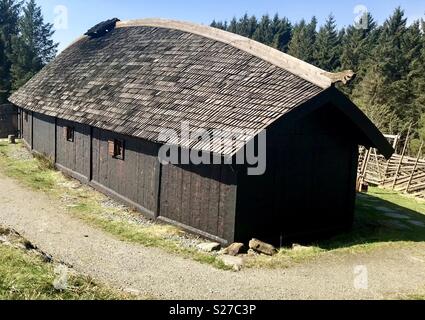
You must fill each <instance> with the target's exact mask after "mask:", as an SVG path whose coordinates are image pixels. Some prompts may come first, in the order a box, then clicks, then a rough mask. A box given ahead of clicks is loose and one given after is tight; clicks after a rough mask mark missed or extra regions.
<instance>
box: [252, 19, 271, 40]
mask: <svg viewBox="0 0 425 320" xmlns="http://www.w3.org/2000/svg"><path fill="white" fill-rule="evenodd" d="M273 36H274V34H273V31H272V22H271V20H270V17H269V15H267V14H266V15H264V16H263V17H262V18H261V21H260V23H259V24H258V26H257V29H256V30H255V32H254V34H253V36H252V38H253V39H254V40H255V41H258V42H261V43H264V44H266V45H272V43H273Z"/></svg>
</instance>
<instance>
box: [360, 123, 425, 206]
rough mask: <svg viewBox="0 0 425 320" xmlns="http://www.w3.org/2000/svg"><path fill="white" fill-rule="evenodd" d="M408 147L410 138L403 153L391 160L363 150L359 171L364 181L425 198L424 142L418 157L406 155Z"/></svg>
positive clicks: (374, 150) (373, 151)
mask: <svg viewBox="0 0 425 320" xmlns="http://www.w3.org/2000/svg"><path fill="white" fill-rule="evenodd" d="M410 131H411V130H409V133H408V136H407V137H409V136H410ZM397 139H399V138H397ZM407 146H408V138H407V139H406V141H405V143H404V146H403V149H402V153H401V154H394V155H393V156H392V157H391V159H389V160H386V159H385V158H384V156H382V155H380V154H378V152H377V151H376V149H370V150H367V149H365V148H363V149H361V150H360V159H359V170H358V171H359V175H360V176H361V177H362V178H363V181H365V182H367V183H369V184H371V185H376V186H380V187H382V188H388V189H392V190H396V191H400V192H404V193H408V194H412V195H414V196H416V197H419V198H425V159H423V158H421V154H422V150H423V148H424V142H421V145H420V148H419V151H418V154H417V156H416V157H410V156H407V155H406V150H407ZM395 147H396V145H395Z"/></svg>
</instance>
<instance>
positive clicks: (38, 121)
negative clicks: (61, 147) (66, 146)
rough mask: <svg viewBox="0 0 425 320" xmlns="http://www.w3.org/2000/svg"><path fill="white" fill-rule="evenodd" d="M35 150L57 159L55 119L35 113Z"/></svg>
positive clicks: (33, 119)
mask: <svg viewBox="0 0 425 320" xmlns="http://www.w3.org/2000/svg"><path fill="white" fill-rule="evenodd" d="M33 115H34V116H33V117H32V121H33V133H32V134H33V137H32V139H33V140H32V141H33V149H34V150H35V151H37V152H38V153H41V154H43V155H45V156H46V157H48V158H50V159H52V160H54V158H55V118H52V117H49V116H46V115H43V114H40V113H34V114H33Z"/></svg>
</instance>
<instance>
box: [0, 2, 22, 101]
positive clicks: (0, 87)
mask: <svg viewBox="0 0 425 320" xmlns="http://www.w3.org/2000/svg"><path fill="white" fill-rule="evenodd" d="M20 7H21V2H20V1H19V0H0V103H2V102H5V101H6V100H7V97H8V96H9V94H10V90H11V67H12V61H11V56H12V38H13V37H14V36H15V35H17V33H18V20H19V12H20Z"/></svg>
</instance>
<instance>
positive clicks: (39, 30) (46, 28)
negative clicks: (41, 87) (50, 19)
mask: <svg viewBox="0 0 425 320" xmlns="http://www.w3.org/2000/svg"><path fill="white" fill-rule="evenodd" d="M19 29H20V32H19V35H18V36H15V37H14V38H13V39H12V48H13V55H12V68H11V73H12V88H13V89H14V90H16V89H18V88H19V87H20V86H22V85H23V84H24V83H25V82H27V81H28V80H29V79H30V78H31V77H32V76H33V75H35V74H36V73H37V72H38V71H39V70H40V69H41V68H43V67H44V66H45V65H46V64H47V63H49V62H50V61H51V60H52V59H53V58H54V57H55V55H56V52H57V44H55V43H54V42H53V40H52V35H53V33H54V31H53V26H52V25H51V24H49V23H44V19H43V16H42V13H41V8H40V7H38V6H37V4H36V3H35V0H29V2H28V3H27V4H26V6H25V8H24V10H23V16H22V17H21V19H20V21H19Z"/></svg>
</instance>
